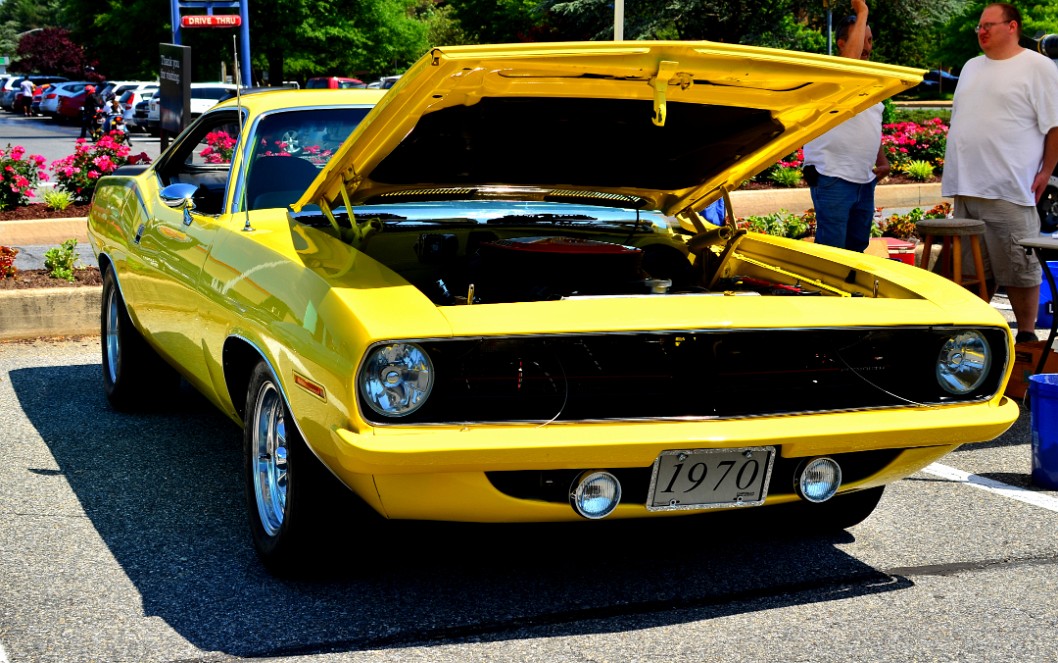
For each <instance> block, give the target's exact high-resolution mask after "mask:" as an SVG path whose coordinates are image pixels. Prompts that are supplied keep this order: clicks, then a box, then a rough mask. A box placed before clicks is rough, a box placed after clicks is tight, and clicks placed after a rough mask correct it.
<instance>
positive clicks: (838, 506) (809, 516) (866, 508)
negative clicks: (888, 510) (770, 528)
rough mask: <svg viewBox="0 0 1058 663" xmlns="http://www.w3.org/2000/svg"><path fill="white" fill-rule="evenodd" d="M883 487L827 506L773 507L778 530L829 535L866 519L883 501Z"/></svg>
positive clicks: (844, 496)
mask: <svg viewBox="0 0 1058 663" xmlns="http://www.w3.org/2000/svg"><path fill="white" fill-rule="evenodd" d="M884 491H885V486H878V487H876V488H868V489H866V490H858V491H856V492H854V493H845V494H842V495H836V496H835V497H832V498H831V499H829V500H827V501H826V502H822V503H820V504H812V503H810V502H796V503H793V504H784V505H781V506H778V507H776V511H775V512H774V514H773V515H775V516H777V522H779V523H781V525H780V526H779V527H780V529H783V530H788V531H789V532H791V533H794V534H804V533H808V534H831V533H834V532H840V531H841V530H844V529H848V528H850V527H852V526H853V525H858V524H860V523H862V522H863V521H864V520H866V519H867V517H868V516H870V515H871V514H872V513H874V510H875V508H877V506H878V503H879V502H880V501H881V499H882V493H883V492H884Z"/></svg>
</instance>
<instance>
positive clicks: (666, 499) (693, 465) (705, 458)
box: [647, 447, 775, 511]
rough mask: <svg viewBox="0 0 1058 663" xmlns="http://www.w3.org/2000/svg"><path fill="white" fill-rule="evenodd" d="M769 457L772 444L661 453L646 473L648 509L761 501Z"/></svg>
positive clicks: (714, 506) (768, 474) (768, 477)
mask: <svg viewBox="0 0 1058 663" xmlns="http://www.w3.org/2000/svg"><path fill="white" fill-rule="evenodd" d="M774 460H775V447H747V448H745V449H675V450H672V451H662V452H661V455H659V456H658V457H657V460H655V461H654V470H653V472H652V473H651V475H650V491H649V493H648V500H647V510H648V511H673V510H676V509H721V508H727V507H739V506H757V505H758V504H763V503H764V498H765V497H767V496H768V482H769V481H770V480H771V468H772V464H773V462H774Z"/></svg>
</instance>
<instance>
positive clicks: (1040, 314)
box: [1036, 260, 1058, 329]
mask: <svg viewBox="0 0 1058 663" xmlns="http://www.w3.org/2000/svg"><path fill="white" fill-rule="evenodd" d="M1046 268H1047V269H1049V270H1050V271H1051V274H1052V275H1053V276H1054V278H1055V280H1056V281H1058V260H1051V261H1048V262H1047V265H1046ZM1055 304H1056V302H1052V301H1051V289H1050V288H1048V287H1047V277H1046V276H1044V277H1043V284H1042V285H1041V286H1040V308H1039V310H1038V311H1037V313H1036V327H1037V328H1038V329H1050V328H1051V321H1052V320H1053V319H1054V307H1055Z"/></svg>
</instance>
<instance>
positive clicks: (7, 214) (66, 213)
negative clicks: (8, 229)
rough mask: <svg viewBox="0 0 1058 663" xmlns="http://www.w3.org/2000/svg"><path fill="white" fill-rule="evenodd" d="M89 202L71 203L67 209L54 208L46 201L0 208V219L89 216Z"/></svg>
mask: <svg viewBox="0 0 1058 663" xmlns="http://www.w3.org/2000/svg"><path fill="white" fill-rule="evenodd" d="M88 208H89V204H88V203H85V204H84V205H70V206H69V207H67V208H66V209H52V208H50V207H48V206H47V205H45V204H44V203H30V204H29V205H22V206H21V207H15V208H13V209H5V210H0V221H28V220H31V219H69V218H74V217H79V216H88Z"/></svg>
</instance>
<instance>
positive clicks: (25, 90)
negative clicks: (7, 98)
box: [18, 78, 36, 117]
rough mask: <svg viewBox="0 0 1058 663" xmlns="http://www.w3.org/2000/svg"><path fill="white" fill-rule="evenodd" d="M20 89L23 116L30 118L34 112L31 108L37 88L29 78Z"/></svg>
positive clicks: (23, 80)
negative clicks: (34, 91)
mask: <svg viewBox="0 0 1058 663" xmlns="http://www.w3.org/2000/svg"><path fill="white" fill-rule="evenodd" d="M18 87H19V91H20V92H22V114H23V115H25V116H26V117H29V116H30V115H32V114H33V110H32V109H31V108H30V106H31V105H32V104H33V90H34V89H35V88H36V86H35V85H33V81H31V80H29V79H28V78H23V79H22V82H21V83H19V85H18Z"/></svg>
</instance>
